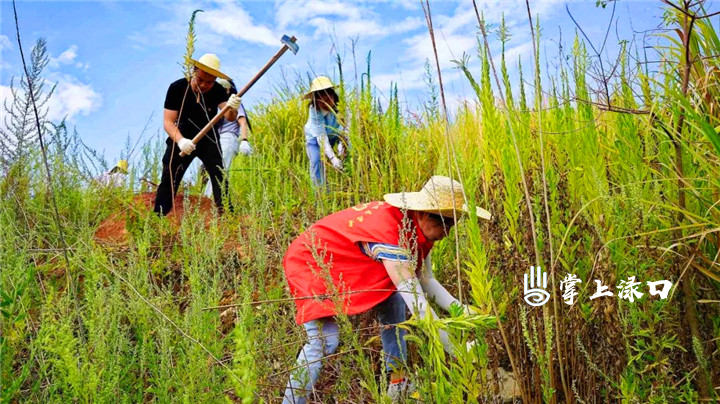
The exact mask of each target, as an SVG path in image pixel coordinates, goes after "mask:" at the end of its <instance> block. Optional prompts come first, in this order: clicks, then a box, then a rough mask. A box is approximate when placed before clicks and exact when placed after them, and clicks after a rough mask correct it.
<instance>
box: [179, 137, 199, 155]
mask: <svg viewBox="0 0 720 404" xmlns="http://www.w3.org/2000/svg"><path fill="white" fill-rule="evenodd" d="M177 145H178V147H179V148H180V150H181V151H182V152H183V153H185V154H190V153H192V152H194V151H195V143H193V142H192V140H190V139H188V138H182V139H180V141H179V142H177Z"/></svg>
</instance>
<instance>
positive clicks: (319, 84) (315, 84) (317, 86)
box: [305, 76, 335, 98]
mask: <svg viewBox="0 0 720 404" xmlns="http://www.w3.org/2000/svg"><path fill="white" fill-rule="evenodd" d="M328 88H332V89H334V88H335V84H333V83H332V81H331V80H330V78H328V77H327V76H318V77H315V78H314V79H313V81H312V82H311V83H310V91H308V93H307V94H305V98H310V96H311V95H312V93H314V92H315V91H320V90H327V89H328Z"/></svg>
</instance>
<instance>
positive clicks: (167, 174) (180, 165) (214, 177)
mask: <svg viewBox="0 0 720 404" xmlns="http://www.w3.org/2000/svg"><path fill="white" fill-rule="evenodd" d="M195 157H198V158H200V161H202V163H203V165H204V166H205V169H206V170H207V172H208V174H209V176H210V182H212V189H213V199H215V205H217V207H218V209H219V210H220V212H222V211H223V205H222V195H223V193H225V190H226V185H227V184H226V183H225V182H224V181H223V180H224V177H225V175H224V171H223V161H222V152H221V150H220V142H218V141H217V140H216V139H215V137H214V136H213V135H212V134H209V135H207V136H205V137H204V138H202V139H201V140H200V141H199V142H198V144H197V145H196V147H195V151H194V152H192V153H190V154H189V155H187V156H184V157H180V149H179V148H178V147H177V144H176V143H175V142H173V141H172V140H170V139H168V142H167V147H166V148H165V155H163V159H162V163H163V172H162V179H161V180H160V185H159V186H158V189H157V196H156V197H155V212H156V213H161V214H162V215H163V216H164V215H167V214H168V213H170V210H172V207H173V200H174V199H175V194H177V191H178V187H179V186H180V182H181V181H182V178H183V175H184V174H185V170H187V169H188V167H190V163H192V161H193V160H194V159H195Z"/></svg>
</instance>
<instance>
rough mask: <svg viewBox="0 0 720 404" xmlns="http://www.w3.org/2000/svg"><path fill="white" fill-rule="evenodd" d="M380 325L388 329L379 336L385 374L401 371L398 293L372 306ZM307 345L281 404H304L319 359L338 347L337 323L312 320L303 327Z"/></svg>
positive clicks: (402, 315)
mask: <svg viewBox="0 0 720 404" xmlns="http://www.w3.org/2000/svg"><path fill="white" fill-rule="evenodd" d="M375 312H376V313H377V316H378V320H379V321H380V324H382V325H384V326H385V325H387V327H383V329H382V331H381V332H380V339H381V341H382V346H383V353H384V355H383V356H384V358H385V366H386V368H387V370H388V372H391V371H393V370H395V369H399V368H402V367H403V364H404V363H405V361H406V359H407V343H406V342H405V330H403V329H401V328H399V327H395V324H398V323H402V322H403V321H405V302H404V301H403V299H402V296H400V294H399V293H393V294H392V295H390V297H388V298H387V299H385V301H384V302H382V303H380V304H379V305H377V306H375ZM303 327H305V331H306V332H307V335H308V342H307V343H306V344H305V346H304V347H303V349H302V351H300V354H299V355H298V358H297V362H296V364H297V366H298V368H297V369H295V370H294V371H293V372H292V373H291V375H290V381H289V382H288V384H287V387H286V389H285V397H284V398H283V404H305V403H306V402H307V398H308V396H310V394H311V392H312V390H313V386H314V385H315V382H316V381H317V379H318V377H320V371H321V370H322V359H323V357H324V356H328V355H332V354H333V353H334V352H335V350H337V347H338V345H339V344H340V334H339V330H338V325H337V322H336V321H335V319H334V318H332V317H326V318H323V319H318V320H311V321H308V322H307V323H305V324H303Z"/></svg>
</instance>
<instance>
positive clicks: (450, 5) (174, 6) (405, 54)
mask: <svg viewBox="0 0 720 404" xmlns="http://www.w3.org/2000/svg"><path fill="white" fill-rule="evenodd" d="M478 5H479V8H480V9H481V10H482V11H483V12H484V13H485V16H486V18H487V20H488V21H489V22H490V23H491V24H494V25H495V26H497V24H498V23H499V21H500V18H501V16H502V15H503V13H504V15H505V18H506V20H507V24H508V26H509V27H510V33H511V34H512V38H511V40H510V42H509V43H508V46H507V57H508V59H509V60H510V61H513V63H516V61H517V59H518V57H520V58H521V59H522V63H523V66H524V67H525V69H526V71H525V74H526V75H529V74H530V73H531V72H530V71H529V70H528V69H529V67H530V66H531V63H532V60H531V58H532V44H531V42H530V32H529V27H528V23H527V12H526V9H525V3H524V1H523V2H521V1H507V0H506V1H483V0H480V1H478ZM566 6H567V7H568V8H569V9H570V11H571V12H572V13H573V16H574V17H575V19H576V20H577V21H578V23H579V24H580V25H581V26H582V27H583V29H584V30H585V33H586V34H587V35H588V37H589V38H590V39H591V40H592V41H593V42H595V43H597V44H600V43H601V42H602V38H603V37H604V35H605V31H606V29H607V26H608V22H609V21H610V20H611V8H612V7H611V6H608V7H607V8H605V9H603V8H599V7H596V6H595V1H594V0H581V1H571V2H563V1H535V2H531V7H532V11H533V14H534V17H535V16H539V18H540V22H541V26H542V35H543V36H542V38H543V42H542V44H541V49H542V50H543V51H546V53H547V57H545V56H544V57H543V60H544V63H548V64H550V65H552V64H554V63H556V59H557V57H556V55H557V44H558V42H559V40H560V31H562V42H563V44H564V45H565V46H566V47H569V45H571V43H572V39H573V37H574V35H575V26H574V24H573V22H572V21H571V19H570V17H569V15H568V13H567V11H566ZM431 7H432V14H433V22H434V25H435V35H436V40H437V43H438V54H439V58H440V60H441V67H442V69H443V77H444V80H445V81H446V94H447V98H448V102H449V104H450V106H451V107H452V106H455V105H458V103H459V102H461V101H462V100H463V99H465V98H469V99H472V98H473V94H472V89H471V88H470V86H469V85H468V83H467V81H466V80H465V79H464V78H463V77H461V75H460V72H459V71H458V70H456V69H453V64H452V63H451V62H450V60H451V59H457V58H460V57H461V56H462V54H463V52H466V53H468V54H470V55H475V48H476V35H475V34H476V31H477V29H476V27H477V20H476V18H475V14H474V12H473V9H472V2H470V1H469V0H465V1H432V2H431ZM17 8H18V16H19V20H20V33H21V36H22V40H23V46H24V48H25V51H26V54H27V53H29V50H30V47H31V46H32V44H33V43H34V42H35V40H36V38H37V37H40V36H42V37H45V38H46V39H47V41H48V49H49V52H50V55H51V57H52V60H51V62H50V65H49V66H48V68H47V71H46V77H47V78H48V79H49V80H50V81H52V82H57V83H58V87H57V90H56V94H55V95H54V97H53V101H52V103H51V104H50V113H49V115H50V117H51V118H52V119H54V120H60V119H61V118H62V117H67V119H68V121H69V122H70V124H71V125H73V126H75V127H76V128H77V131H78V132H79V133H80V135H81V136H82V138H83V140H84V141H85V142H86V143H87V144H88V145H89V146H91V147H94V148H96V149H98V150H100V151H101V152H104V153H105V156H106V157H107V158H108V159H110V160H114V159H116V158H117V157H118V156H119V154H120V152H121V150H122V149H123V147H124V146H125V143H126V140H127V138H128V136H129V137H130V138H131V139H132V140H133V141H134V140H135V139H137V138H138V137H139V136H140V135H141V131H142V129H143V127H144V126H145V125H146V123H147V121H148V119H149V118H150V116H151V114H152V115H153V118H152V120H151V121H150V125H149V129H148V131H147V132H146V133H145V135H144V136H145V137H147V138H152V137H156V136H165V134H164V133H163V132H162V122H161V117H162V105H163V100H164V97H165V92H166V90H167V87H168V85H169V84H170V83H171V82H172V81H174V80H176V79H178V78H180V77H182V70H181V67H180V65H179V63H180V61H181V60H182V57H183V55H184V52H185V35H186V32H187V22H188V20H189V18H190V15H191V13H192V11H193V10H194V9H202V10H204V12H203V13H200V14H198V18H197V25H196V31H197V43H196V47H195V56H196V57H199V56H200V55H201V54H203V53H205V52H213V53H216V54H217V55H218V56H219V57H220V59H221V61H222V66H223V70H224V71H225V72H226V73H227V74H229V75H230V76H231V77H233V78H234V79H235V81H236V82H237V83H238V84H239V85H242V84H243V83H245V82H246V81H247V80H249V79H250V78H251V77H252V76H253V75H254V73H255V72H256V71H257V70H259V68H260V67H262V66H263V65H264V64H265V62H266V61H267V60H268V59H269V58H270V57H271V56H272V55H273V54H274V53H275V52H276V51H277V50H278V49H279V47H280V37H281V36H282V35H283V34H288V35H295V36H296V37H297V38H298V44H299V45H300V51H299V53H298V54H297V55H292V54H289V53H288V54H286V56H284V57H283V59H281V60H280V61H279V62H278V63H277V64H276V65H275V67H273V69H272V70H271V72H270V73H268V75H267V76H265V77H263V78H262V79H261V80H260V81H259V82H258V84H256V86H255V87H254V88H253V89H252V90H251V91H250V92H249V93H248V94H246V96H245V97H244V99H243V102H244V103H245V104H246V106H248V107H250V108H249V109H250V111H251V112H252V105H253V104H255V103H257V102H267V101H268V100H269V99H270V98H271V96H272V94H273V91H274V88H275V86H276V85H277V84H278V83H280V82H281V80H282V75H283V74H285V76H286V77H288V78H290V79H291V80H295V79H296V78H297V77H307V74H308V73H310V74H314V73H316V74H326V75H329V76H330V77H332V78H336V77H337V69H336V65H335V52H336V51H339V52H340V54H341V56H342V57H343V58H344V66H343V71H344V72H345V73H346V74H347V76H348V77H349V78H350V79H351V80H354V77H355V73H354V67H353V58H352V53H351V49H350V44H351V40H350V39H351V38H357V39H358V42H357V47H356V51H355V53H356V57H357V63H358V68H359V69H364V66H365V59H366V56H367V54H368V52H369V51H372V74H373V78H374V84H375V85H376V91H378V95H380V96H381V97H382V94H388V92H389V88H390V84H391V83H392V82H397V83H398V86H399V91H400V96H401V99H402V101H403V102H404V103H405V104H404V105H405V108H406V110H412V109H413V108H416V107H417V105H418V103H419V102H421V101H422V100H424V99H425V97H426V86H425V84H424V81H423V73H424V64H425V60H426V59H427V58H431V60H432V57H433V56H432V47H431V45H430V40H429V36H428V33H427V27H426V25H425V20H424V16H423V12H422V9H421V7H420V2H419V1H392V2H382V1H339V0H337V1H336V0H333V1H330V0H328V1H305V0H297V1H226V2H208V1H194V2H182V1H173V2H168V1H156V2H141V1H93V2H78V1H72V2H61V1H33V2H27V1H19V2H18V4H17ZM662 13H663V10H662V8H661V4H660V2H659V1H637V0H636V1H628V0H622V1H620V2H618V4H617V8H616V11H615V19H614V21H615V23H614V24H613V28H612V30H611V32H610V36H609V38H608V46H607V48H606V52H607V55H608V57H612V55H613V54H614V52H616V51H617V42H618V37H619V38H620V39H627V40H631V39H633V30H634V31H636V32H640V31H644V30H648V29H653V28H657V27H658V26H660V25H661V23H662ZM0 15H1V19H0V86H2V87H0V90H2V98H3V99H4V98H6V97H7V96H8V87H7V86H9V83H10V79H11V77H13V76H16V77H18V76H19V75H20V70H21V63H20V55H19V52H18V49H17V42H16V37H15V27H14V22H13V19H12V3H11V2H8V1H5V0H3V1H0ZM635 37H636V40H641V39H642V35H641V34H638V35H635ZM496 38H497V37H496V36H495V35H492V37H491V40H492V44H491V48H492V51H493V53H494V55H497V54H498V53H499V43H498V41H497V39H496ZM471 68H472V69H473V70H474V71H475V72H478V74H479V69H478V63H477V61H476V58H474V57H473V62H472V63H471ZM511 75H512V76H513V78H514V80H517V74H516V69H515V68H514V67H513V68H512V69H511ZM265 135H268V136H270V135H271V134H256V139H254V140H255V141H260V140H261V138H262V136H265ZM131 163H132V162H131Z"/></svg>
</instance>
